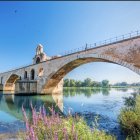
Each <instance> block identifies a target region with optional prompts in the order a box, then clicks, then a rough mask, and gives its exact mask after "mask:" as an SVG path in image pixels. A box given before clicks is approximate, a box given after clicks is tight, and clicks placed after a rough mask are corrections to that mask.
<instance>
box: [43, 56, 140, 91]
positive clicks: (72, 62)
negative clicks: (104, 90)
mask: <svg viewBox="0 0 140 140" xmlns="http://www.w3.org/2000/svg"><path fill="white" fill-rule="evenodd" d="M90 62H108V63H114V64H118V65H121V66H123V67H126V68H128V69H130V70H132V71H134V72H136V73H137V74H140V70H139V69H138V68H137V67H135V66H133V65H131V64H129V63H127V62H125V61H123V60H119V59H117V58H113V57H110V56H106V55H101V54H79V55H76V56H75V57H71V59H69V58H68V59H67V60H66V61H65V62H64V63H62V64H61V65H60V66H59V67H58V69H57V70H56V71H54V72H53V73H52V74H50V75H49V77H48V78H47V80H46V83H45V85H43V88H42V91H41V92H42V93H51V92H55V90H56V89H57V88H59V84H60V83H61V80H62V79H63V78H64V77H65V75H66V74H68V73H69V72H70V71H72V70H73V69H75V68H77V67H79V66H81V65H83V64H86V63H90ZM60 86H61V85H60Z"/></svg>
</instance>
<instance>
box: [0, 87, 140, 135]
mask: <svg viewBox="0 0 140 140" xmlns="http://www.w3.org/2000/svg"><path fill="white" fill-rule="evenodd" d="M132 93H140V89H136V88H134V89H125V88H116V89H115V88H112V89H111V88H64V91H63V93H61V94H60V93H59V94H53V95H42V96H39V95H36V96H14V95H7V94H0V123H1V122H3V121H6V122H8V121H9V120H11V122H14V123H15V121H17V119H18V120H22V119H23V115H22V111H21V108H22V105H24V108H25V110H26V112H27V113H28V115H29V116H30V115H31V108H30V104H31V103H32V104H33V106H34V107H35V108H36V109H37V111H39V107H40V106H42V105H44V106H45V108H46V111H47V112H48V113H49V107H52V106H53V107H54V109H55V111H56V112H58V113H61V114H63V115H64V114H67V111H68V109H69V108H72V110H73V112H72V113H75V112H76V113H78V114H81V115H82V116H84V117H85V119H86V120H87V122H88V123H89V124H91V122H92V121H93V120H94V116H96V115H98V116H100V121H99V126H100V128H101V129H104V130H105V131H109V132H113V133H114V134H115V135H120V134H118V133H121V131H120V129H119V123H118V120H117V116H118V114H119V112H120V109H121V108H122V107H123V106H124V97H128V96H131V94H132ZM5 113H7V114H5ZM3 116H4V117H3ZM16 123H17V122H16ZM10 126H11V125H10ZM1 129H3V128H2V127H1V124H0V130H1Z"/></svg>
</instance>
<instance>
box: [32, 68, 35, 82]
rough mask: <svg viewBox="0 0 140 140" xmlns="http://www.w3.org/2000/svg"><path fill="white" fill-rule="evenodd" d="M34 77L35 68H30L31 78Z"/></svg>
mask: <svg viewBox="0 0 140 140" xmlns="http://www.w3.org/2000/svg"><path fill="white" fill-rule="evenodd" d="M34 79H35V70H34V69H32V70H31V80H34Z"/></svg>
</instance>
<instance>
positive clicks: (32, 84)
mask: <svg viewBox="0 0 140 140" xmlns="http://www.w3.org/2000/svg"><path fill="white" fill-rule="evenodd" d="M15 93H16V94H21V93H22V94H36V93H37V81H24V80H18V81H17V82H16V83H15Z"/></svg>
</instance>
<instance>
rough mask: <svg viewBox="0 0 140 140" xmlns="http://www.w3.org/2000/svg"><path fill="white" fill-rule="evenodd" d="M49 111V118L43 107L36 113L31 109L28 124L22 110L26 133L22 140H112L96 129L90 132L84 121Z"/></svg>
mask: <svg viewBox="0 0 140 140" xmlns="http://www.w3.org/2000/svg"><path fill="white" fill-rule="evenodd" d="M50 110H51V116H46V113H45V109H44V107H42V108H40V112H39V113H37V112H36V110H35V109H34V108H33V107H32V121H30V122H29V120H28V118H27V116H26V112H25V110H24V108H22V111H23V114H24V118H25V123H26V133H25V135H22V138H23V139H24V140H113V139H115V138H114V137H112V136H111V135H107V134H106V133H105V132H104V131H99V130H98V129H97V128H94V129H93V130H91V129H90V128H89V127H88V126H87V124H86V123H85V121H84V120H83V119H82V118H80V117H78V116H76V117H75V118H74V117H72V116H71V115H70V116H68V117H66V118H64V117H61V116H59V115H58V114H56V113H55V111H54V110H53V108H52V109H50Z"/></svg>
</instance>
